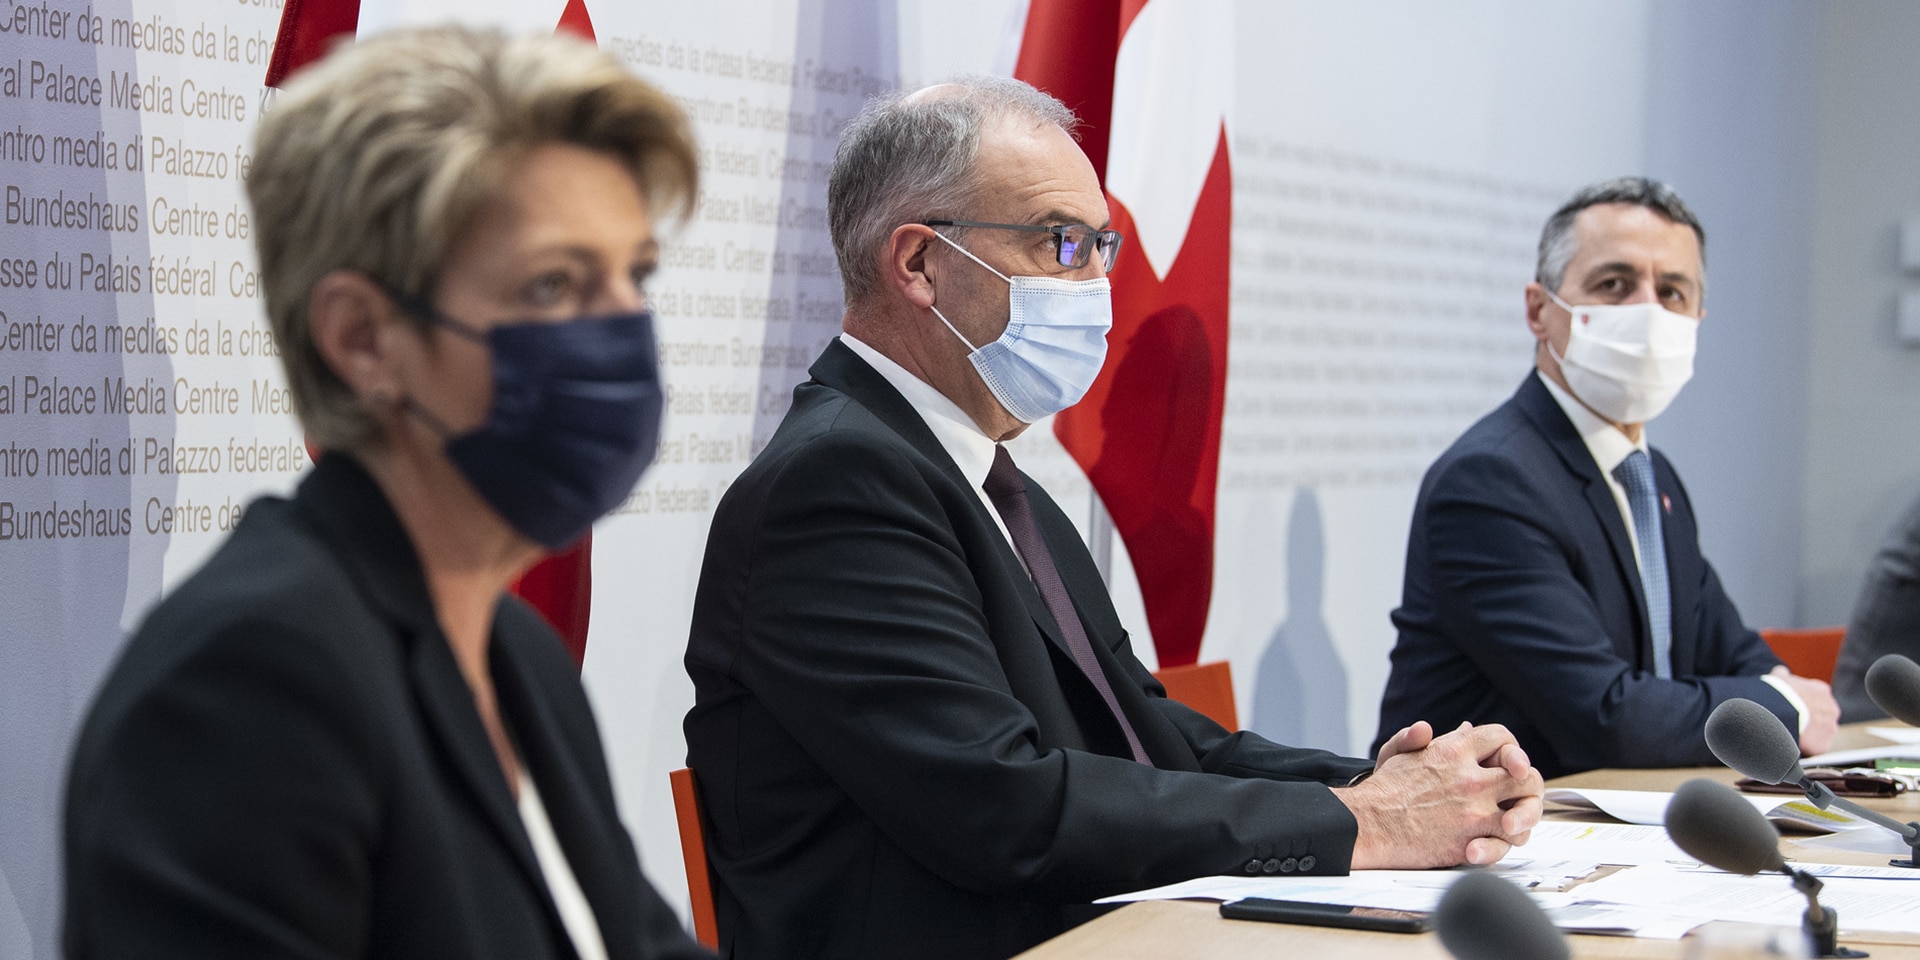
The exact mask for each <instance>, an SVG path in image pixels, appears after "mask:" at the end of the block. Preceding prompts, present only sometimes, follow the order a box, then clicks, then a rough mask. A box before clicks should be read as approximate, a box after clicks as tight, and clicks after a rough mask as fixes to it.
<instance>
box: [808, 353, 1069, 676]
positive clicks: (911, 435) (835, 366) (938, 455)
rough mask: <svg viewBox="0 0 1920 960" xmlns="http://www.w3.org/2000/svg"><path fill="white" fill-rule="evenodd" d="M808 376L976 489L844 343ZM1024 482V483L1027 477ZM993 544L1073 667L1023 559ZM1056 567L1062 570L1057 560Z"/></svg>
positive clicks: (982, 514) (999, 542)
mask: <svg viewBox="0 0 1920 960" xmlns="http://www.w3.org/2000/svg"><path fill="white" fill-rule="evenodd" d="M807 372H808V373H809V374H811V375H812V377H813V379H815V380H817V381H819V382H820V383H821V384H824V385H825V386H828V387H832V388H833V389H835V390H838V391H840V392H841V393H844V394H846V395H847V396H849V397H852V398H853V399H854V400H855V401H856V402H858V403H859V404H860V405H861V406H862V407H865V408H866V409H867V410H868V412H870V413H872V414H873V415H874V416H875V417H877V418H879V420H880V422H881V423H884V424H886V425H887V427H888V429H891V430H892V431H893V432H894V433H897V434H899V435H900V438H901V439H903V440H905V441H907V444H908V445H909V446H911V447H913V448H914V450H916V451H918V452H919V453H920V455H921V456H924V457H926V458H927V459H928V460H931V461H932V462H933V463H934V464H935V465H937V466H938V467H939V468H940V469H941V471H942V472H943V473H945V474H946V475H947V477H948V478H949V479H951V480H952V481H953V482H954V483H956V484H958V485H959V486H960V487H961V488H962V489H966V490H972V489H973V485H972V484H970V483H968V482H967V477H966V474H963V473H961V472H960V466H959V465H958V464H956V463H954V462H953V458H952V457H950V456H948V455H947V450H946V448H945V447H943V446H941V445H940V440H939V438H937V437H935V436H934V435H933V431H932V430H930V429H928V428H927V422H926V420H924V419H922V418H921V416H920V412H919V411H918V410H915V409H914V408H913V404H911V403H908V402H907V398H905V397H903V396H901V395H900V391H898V390H895V389H894V388H893V384H891V383H888V382H887V378H886V377H883V376H881V375H880V371H878V370H875V369H873V367H872V366H870V365H868V363H867V362H866V361H865V360H862V359H860V355H859V354H857V353H854V352H853V350H852V348H850V347H848V346H847V345H846V344H844V343H841V342H840V341H839V339H837V338H836V339H834V340H833V341H831V342H829V343H828V344H827V349H826V350H825V351H824V352H823V353H821V354H820V359H818V360H815V361H814V362H813V366H812V367H811V368H810V369H809V370H808V371H807ZM1021 476H1022V477H1025V474H1024V473H1023V474H1022V475H1021ZM1027 490H1028V494H1029V497H1031V495H1032V491H1033V490H1034V486H1033V484H1032V483H1031V482H1029V483H1028V484H1027ZM969 504H970V505H971V506H972V507H973V508H974V509H975V510H977V511H979V520H980V522H981V523H984V524H987V525H988V526H993V525H994V520H993V518H992V517H989V516H987V515H986V509H987V508H986V506H985V505H984V504H981V503H980V502H979V498H978V497H972V498H969ZM993 539H994V540H995V541H996V547H997V549H998V552H999V554H1000V558H1001V560H1002V562H1003V565H1005V566H1006V567H1007V569H1009V570H1012V571H1015V573H1016V575H1015V576H1012V577H1011V578H1010V579H1012V580H1014V581H1016V589H1017V590H1019V592H1020V598H1021V600H1022V601H1023V602H1025V603H1026V605H1027V612H1028V613H1030V614H1031V615H1032V616H1033V622H1034V625H1035V626H1037V627H1039V628H1040V632H1041V633H1042V634H1043V635H1045V636H1046V638H1047V642H1049V643H1051V644H1053V646H1054V648H1055V649H1057V650H1059V651H1060V652H1061V653H1063V654H1066V656H1067V660H1068V661H1069V662H1071V661H1072V660H1073V651H1072V650H1070V649H1069V648H1068V647H1067V641H1066V638H1065V637H1063V636H1061V635H1060V627H1059V625H1058V624H1056V623H1054V620H1053V614H1052V613H1051V612H1050V611H1048V610H1047V602H1046V600H1045V599H1044V598H1042V597H1041V596H1040V589H1039V588H1038V587H1036V586H1034V585H1033V578H1031V577H1029V576H1027V575H1026V572H1025V568H1024V567H1022V566H1021V564H1020V559H1019V557H1017V556H1016V555H1015V554H1014V552H1013V545H1012V544H1010V543H1007V542H1006V538H1005V537H1001V536H998V535H997V534H996V536H995V537H994V538H993ZM1049 546H1051V544H1049ZM1055 563H1056V565H1057V564H1058V560H1057V559H1056V561H1055Z"/></svg>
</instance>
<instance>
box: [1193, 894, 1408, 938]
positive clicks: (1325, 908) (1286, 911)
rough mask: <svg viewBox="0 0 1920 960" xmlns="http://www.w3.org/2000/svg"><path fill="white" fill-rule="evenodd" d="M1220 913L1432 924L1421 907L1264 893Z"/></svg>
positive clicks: (1365, 924)
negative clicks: (1388, 906) (1308, 900)
mask: <svg viewBox="0 0 1920 960" xmlns="http://www.w3.org/2000/svg"><path fill="white" fill-rule="evenodd" d="M1220 915H1221V916H1223V917H1226V918H1227V919H1229V920H1265V921H1267V922H1269V923H1304V924H1310V925H1312V926H1316V927H1351V928H1353V929H1355V930H1380V931H1384V932H1387V933H1423V932H1425V931H1427V930H1429V929H1431V928H1432V921H1431V919H1430V917H1431V914H1427V913H1423V912H1421V911H1418V910H1385V909H1382V908H1379V907H1352V906H1347V905H1345V904H1338V903H1304V902H1302V901H1299V900H1267V899H1264V898H1261V897H1248V898H1246V899H1244V900H1234V901H1231V902H1228V903H1223V904H1221V905H1220Z"/></svg>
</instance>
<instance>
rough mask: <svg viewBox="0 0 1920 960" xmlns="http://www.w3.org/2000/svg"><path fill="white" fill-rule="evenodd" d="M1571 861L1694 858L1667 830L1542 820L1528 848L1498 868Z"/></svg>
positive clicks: (1629, 862) (1631, 863) (1624, 862)
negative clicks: (1518, 862)
mask: <svg viewBox="0 0 1920 960" xmlns="http://www.w3.org/2000/svg"><path fill="white" fill-rule="evenodd" d="M1516 859H1518V860H1547V861H1552V860H1570V861H1586V862H1592V863H1611V864H1620V865H1624V866H1634V865H1636V864H1642V863H1669V862H1680V863H1692V862H1694V861H1693V858H1692V857H1689V856H1687V855H1686V853H1684V852H1683V851H1681V849H1680V848H1679V847H1676V846H1674V845H1673V841H1672V840H1670V839H1668V838H1667V831H1666V828H1664V827H1649V826H1641V825H1638V824H1630V823H1572V822H1569V821H1566V820H1542V821H1540V824H1539V825H1538V826H1536V827H1534V828H1533V837H1532V839H1530V840H1528V841H1527V843H1526V845H1525V846H1521V847H1515V848H1513V852H1512V853H1510V854H1508V855H1507V859H1506V860H1502V861H1500V862H1499V863H1498V864H1495V866H1497V867H1499V868H1500V869H1502V870H1504V869H1506V868H1507V865H1508V862H1509V861H1512V860H1516Z"/></svg>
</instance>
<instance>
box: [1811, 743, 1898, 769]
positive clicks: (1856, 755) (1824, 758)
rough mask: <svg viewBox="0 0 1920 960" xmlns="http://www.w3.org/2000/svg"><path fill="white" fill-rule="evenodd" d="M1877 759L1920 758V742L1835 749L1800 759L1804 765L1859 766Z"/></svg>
mask: <svg viewBox="0 0 1920 960" xmlns="http://www.w3.org/2000/svg"><path fill="white" fill-rule="evenodd" d="M1875 760H1920V743H1889V744H1884V745H1882V746H1878V747H1861V748H1859V749H1857V750H1835V751H1833V752H1832V753H1823V754H1820V755H1819V756H1817V757H1808V758H1806V759H1805V760H1802V761H1800V765H1801V766H1803V767H1857V766H1863V765H1867V764H1871V763H1873V762H1874V761H1875Z"/></svg>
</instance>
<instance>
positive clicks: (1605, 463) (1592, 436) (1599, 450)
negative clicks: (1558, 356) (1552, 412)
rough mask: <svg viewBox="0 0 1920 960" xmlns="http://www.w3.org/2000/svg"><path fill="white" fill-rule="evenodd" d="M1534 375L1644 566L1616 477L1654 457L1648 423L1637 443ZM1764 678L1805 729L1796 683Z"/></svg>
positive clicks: (1537, 373) (1630, 514)
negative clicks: (1624, 464)
mask: <svg viewBox="0 0 1920 960" xmlns="http://www.w3.org/2000/svg"><path fill="white" fill-rule="evenodd" d="M1533 375H1534V376H1536V377H1539V378H1540V382H1541V383H1542V384H1545V385H1546V388H1547V392H1548V393H1550V394H1553V399H1554V402H1555V403H1558V404H1560V409H1561V410H1563V411H1565V412H1566V414H1567V419H1568V420H1571V421H1573V429H1574V430H1575V431H1576V432H1577V433H1579V434H1580V439H1581V440H1583V441H1585V442H1586V445H1587V452H1588V453H1590V454H1592V455H1593V462H1594V465H1595V466H1598V467H1599V468H1600V476H1602V477H1604V478H1606V481H1607V489H1609V490H1612V491H1613V502H1614V505H1615V506H1617V507H1619V508H1620V521H1621V523H1623V524H1625V525H1626V528H1627V541H1628V542H1629V543H1631V544H1633V563H1634V567H1635V568H1636V569H1637V568H1639V567H1640V566H1642V564H1641V562H1640V534H1639V533H1638V532H1637V531H1635V530H1634V529H1633V507H1632V506H1630V505H1629V504H1628V503H1627V488H1626V486H1625V485H1623V484H1621V482H1620V481H1619V480H1618V479H1616V478H1615V477H1614V475H1613V468H1615V467H1617V466H1619V465H1620V463H1621V461H1623V460H1625V459H1627V456H1628V455H1629V454H1631V453H1633V451H1635V450H1639V451H1642V452H1645V453H1646V454H1647V456H1648V457H1652V456H1653V453H1652V451H1651V450H1650V449H1649V448H1648V446H1647V428H1646V425H1645V424H1641V426H1640V441H1639V442H1638V443H1635V442H1634V441H1632V440H1629V439H1627V435H1626V434H1625V433H1622V432H1621V431H1620V428H1619V427H1616V426H1614V425H1613V424H1611V423H1608V422H1607V421H1606V420H1605V419H1603V418H1602V417H1601V416H1600V415H1599V414H1597V413H1594V412H1593V411H1592V410H1589V409H1587V406H1586V404H1583V403H1581V402H1580V401H1579V400H1576V399H1574V396H1573V394H1571V393H1568V392H1567V391H1566V388H1564V387H1562V386H1560V385H1559V384H1557V383H1554V382H1553V380H1552V379H1551V378H1549V377H1548V376H1547V375H1546V374H1544V373H1541V372H1540V371H1538V370H1536V371H1534V374H1533ZM1665 496H1666V494H1661V497H1662V498H1664V497H1665ZM1659 548H1660V549H1665V548H1666V544H1660V545H1659ZM1760 679H1762V680H1765V681H1766V682H1767V685H1768V686H1770V687H1772V688H1774V689H1775V690H1778V691H1780V695H1781V696H1783V697H1785V698H1787V703H1788V704H1790V705H1791V706H1792V707H1793V709H1794V712H1795V713H1797V714H1798V715H1799V717H1800V729H1801V730H1802V731H1805V730H1806V729H1807V702H1806V701H1805V700H1802V699H1800V695H1799V694H1798V693H1795V692H1794V690H1793V687H1792V685H1790V684H1788V683H1787V681H1785V680H1783V679H1781V678H1779V677H1776V676H1773V675H1772V674H1767V675H1764V676H1762V677H1761V678H1760Z"/></svg>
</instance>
